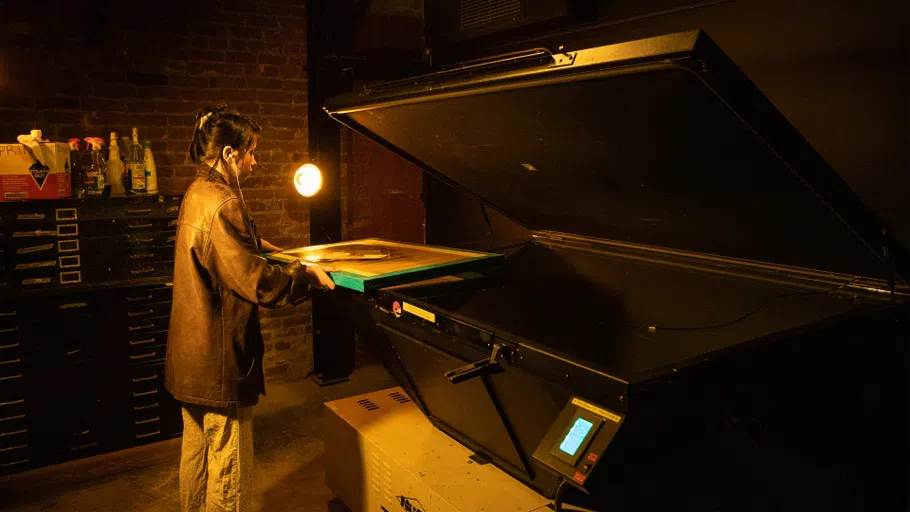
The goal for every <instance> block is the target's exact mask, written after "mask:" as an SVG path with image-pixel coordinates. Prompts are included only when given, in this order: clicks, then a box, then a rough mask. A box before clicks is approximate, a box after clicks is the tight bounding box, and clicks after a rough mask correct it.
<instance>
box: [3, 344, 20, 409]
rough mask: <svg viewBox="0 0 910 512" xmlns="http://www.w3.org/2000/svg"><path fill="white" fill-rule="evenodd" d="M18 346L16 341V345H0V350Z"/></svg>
mask: <svg viewBox="0 0 910 512" xmlns="http://www.w3.org/2000/svg"><path fill="white" fill-rule="evenodd" d="M18 346H19V342H18V341H17V342H16V343H11V344H9V345H0V350H3V349H6V348H16V347H18ZM0 405H3V404H0Z"/></svg>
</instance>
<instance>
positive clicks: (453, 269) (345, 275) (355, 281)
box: [263, 238, 503, 293]
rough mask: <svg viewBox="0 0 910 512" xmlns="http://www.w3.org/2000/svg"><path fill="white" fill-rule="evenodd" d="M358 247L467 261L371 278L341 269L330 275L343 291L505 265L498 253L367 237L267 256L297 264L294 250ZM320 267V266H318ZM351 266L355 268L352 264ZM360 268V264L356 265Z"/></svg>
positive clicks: (360, 290)
mask: <svg viewBox="0 0 910 512" xmlns="http://www.w3.org/2000/svg"><path fill="white" fill-rule="evenodd" d="M356 244H366V245H375V246H377V247H392V248H394V247H398V248H404V249H416V250H421V251H428V252H441V253H448V254H460V255H463V256H464V258H463V259H460V260H456V261H449V262H445V263H440V264H434V265H419V266H415V267H412V268H408V269H404V270H396V271H392V272H385V273H375V274H374V273H372V272H370V274H373V275H367V273H357V272H356V271H353V270H338V271H334V272H331V273H330V274H329V275H330V276H331V278H332V281H334V282H335V284H336V285H337V286H341V287H343V288H348V289H350V290H354V291H357V292H361V293H372V292H374V291H376V290H378V289H380V288H385V287H389V286H395V285H399V284H405V283H409V282H413V281H421V280H424V279H431V278H434V277H441V276H449V275H456V274H463V273H468V274H469V275H470V274H471V273H476V272H480V271H486V270H488V269H490V268H492V267H495V266H496V265H497V264H499V263H501V261H502V259H503V256H502V254H497V253H488V252H480V251H472V250H467V249H453V248H450V247H439V246H432V245H423V244H407V243H402V242H395V241H391V240H384V239H381V238H363V239H357V240H349V241H345V242H336V243H331V244H321V245H312V246H305V247H296V248H293V249H286V250H284V251H282V252H278V253H266V254H264V255H263V256H264V257H265V258H266V259H268V260H271V261H276V262H281V263H291V262H294V261H298V260H300V261H304V260H303V259H302V258H298V257H296V256H294V255H291V254H288V252H290V251H304V250H313V251H316V250H321V249H332V248H338V247H345V246H348V245H356ZM317 264H318V263H317ZM325 265H326V266H327V267H335V266H337V265H335V264H333V262H331V261H329V262H326V263H325ZM349 266H351V265H349ZM353 266H355V267H356V265H353Z"/></svg>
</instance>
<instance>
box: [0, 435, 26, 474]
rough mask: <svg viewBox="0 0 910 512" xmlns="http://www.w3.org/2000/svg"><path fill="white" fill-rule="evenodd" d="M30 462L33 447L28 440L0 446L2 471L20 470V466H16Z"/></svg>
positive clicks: (0, 469) (0, 467)
mask: <svg viewBox="0 0 910 512" xmlns="http://www.w3.org/2000/svg"><path fill="white" fill-rule="evenodd" d="M30 462H31V448H30V447H29V445H28V443H27V442H26V443H22V442H20V443H19V444H10V445H8V446H0V471H3V472H8V471H10V470H18V469H19V468H16V466H22V465H26V464H28V463H30ZM13 468H15V469H13Z"/></svg>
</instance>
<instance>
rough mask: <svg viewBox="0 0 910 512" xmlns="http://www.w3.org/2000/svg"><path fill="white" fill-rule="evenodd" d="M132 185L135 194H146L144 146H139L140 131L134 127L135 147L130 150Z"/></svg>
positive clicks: (129, 166)
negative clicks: (143, 160)
mask: <svg viewBox="0 0 910 512" xmlns="http://www.w3.org/2000/svg"><path fill="white" fill-rule="evenodd" d="M127 167H128V168H129V171H130V183H131V187H132V190H133V193H134V194H145V193H146V186H145V164H144V163H143V162H142V146H140V145H139V130H138V129H136V127H135V126H134V127H133V145H132V147H131V148H130V163H129V165H127Z"/></svg>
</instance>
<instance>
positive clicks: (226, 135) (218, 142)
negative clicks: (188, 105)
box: [190, 105, 261, 180]
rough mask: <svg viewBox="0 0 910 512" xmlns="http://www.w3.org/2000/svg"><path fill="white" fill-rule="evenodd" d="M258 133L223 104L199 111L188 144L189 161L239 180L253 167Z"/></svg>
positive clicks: (244, 119) (256, 125)
mask: <svg viewBox="0 0 910 512" xmlns="http://www.w3.org/2000/svg"><path fill="white" fill-rule="evenodd" d="M260 131H261V129H260V128H259V125H258V124H256V122H255V121H253V120H252V119H250V118H249V117H247V116H245V115H242V114H240V113H239V112H237V111H236V110H233V109H230V108H228V107H227V106H226V105H215V106H211V107H205V108H203V109H200V110H199V111H197V112H196V118H195V131H194V133H193V140H192V142H190V160H192V161H193V162H195V163H205V164H208V165H211V166H213V167H215V168H219V167H220V168H222V169H225V170H227V171H229V172H230V174H232V175H234V176H236V177H237V179H238V180H242V179H243V178H246V176H248V175H249V174H250V173H251V172H252V168H253V165H256V158H255V156H254V153H253V152H254V151H255V149H256V144H257V142H258V141H259V132H260Z"/></svg>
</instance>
